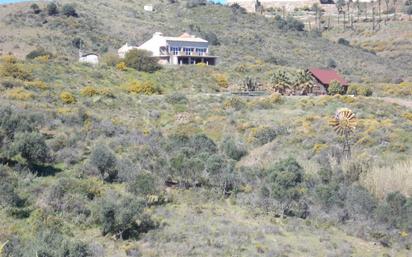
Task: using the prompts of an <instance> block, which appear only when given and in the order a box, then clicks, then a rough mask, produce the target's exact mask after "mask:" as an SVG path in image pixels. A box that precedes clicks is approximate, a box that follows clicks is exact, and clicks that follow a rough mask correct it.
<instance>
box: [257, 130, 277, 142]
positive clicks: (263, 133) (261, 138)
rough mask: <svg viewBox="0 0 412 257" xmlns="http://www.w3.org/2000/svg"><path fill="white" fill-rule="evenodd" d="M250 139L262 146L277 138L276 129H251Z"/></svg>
mask: <svg viewBox="0 0 412 257" xmlns="http://www.w3.org/2000/svg"><path fill="white" fill-rule="evenodd" d="M251 134H252V135H251V136H252V138H253V140H254V141H255V142H256V143H257V144H259V145H264V144H267V143H269V142H271V141H273V140H274V139H275V138H276V136H277V130H276V128H272V127H259V128H254V129H252V133H251Z"/></svg>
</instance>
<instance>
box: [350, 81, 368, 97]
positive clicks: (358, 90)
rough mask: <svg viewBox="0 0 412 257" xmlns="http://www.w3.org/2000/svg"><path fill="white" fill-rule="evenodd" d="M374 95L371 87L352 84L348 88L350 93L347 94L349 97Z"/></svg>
mask: <svg viewBox="0 0 412 257" xmlns="http://www.w3.org/2000/svg"><path fill="white" fill-rule="evenodd" d="M372 93H373V92H372V90H371V89H370V88H369V87H365V86H361V85H356V84H351V85H350V86H349V87H348V92H347V94H349V95H362V96H371V95H372Z"/></svg>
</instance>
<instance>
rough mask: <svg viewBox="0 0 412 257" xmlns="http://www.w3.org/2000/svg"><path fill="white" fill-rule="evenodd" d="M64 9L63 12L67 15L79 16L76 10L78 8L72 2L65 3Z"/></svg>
mask: <svg viewBox="0 0 412 257" xmlns="http://www.w3.org/2000/svg"><path fill="white" fill-rule="evenodd" d="M62 11H63V14H64V15H66V16H67V17H78V16H79V15H78V14H77V12H76V9H75V8H74V6H73V5H71V4H65V5H63V10H62Z"/></svg>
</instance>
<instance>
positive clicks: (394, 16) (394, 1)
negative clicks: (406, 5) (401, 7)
mask: <svg viewBox="0 0 412 257" xmlns="http://www.w3.org/2000/svg"><path fill="white" fill-rule="evenodd" d="M397 2H398V0H393V9H394V11H393V19H394V20H396V6H397V5H396V4H397Z"/></svg>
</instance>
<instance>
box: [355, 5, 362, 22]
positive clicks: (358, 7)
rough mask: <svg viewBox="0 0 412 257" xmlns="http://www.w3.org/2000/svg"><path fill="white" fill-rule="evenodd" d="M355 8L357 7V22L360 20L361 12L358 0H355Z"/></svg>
mask: <svg viewBox="0 0 412 257" xmlns="http://www.w3.org/2000/svg"><path fill="white" fill-rule="evenodd" d="M355 5H356V8H357V9H358V22H359V20H360V14H361V4H360V1H359V0H356V2H355Z"/></svg>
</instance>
